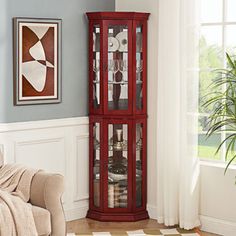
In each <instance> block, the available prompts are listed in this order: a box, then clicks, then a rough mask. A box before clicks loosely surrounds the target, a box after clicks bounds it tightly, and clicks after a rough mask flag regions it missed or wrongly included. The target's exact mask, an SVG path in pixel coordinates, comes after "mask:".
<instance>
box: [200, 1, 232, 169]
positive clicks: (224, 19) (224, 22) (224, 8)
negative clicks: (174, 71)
mask: <svg viewBox="0 0 236 236" xmlns="http://www.w3.org/2000/svg"><path fill="white" fill-rule="evenodd" d="M206 1H207V0H206ZM222 11H223V12H222V21H221V22H209V23H207V22H204V23H201V24H200V29H201V28H202V27H205V26H221V27H222V35H221V36H222V55H221V56H222V58H223V59H222V60H223V67H224V68H226V65H227V62H226V57H225V53H226V27H227V26H229V25H235V26H236V21H231V22H230V21H227V0H222ZM211 70H212V69H210V68H203V69H200V68H199V73H200V72H202V71H209V72H210V71H211ZM225 86H226V85H224V86H223V87H222V89H223V90H225ZM208 115H209V114H206V113H199V114H198V116H199V117H200V116H201V117H205V116H208ZM201 133H207V132H206V131H201ZM225 138H226V133H221V141H223V140H224V139H225ZM225 152H226V144H224V145H223V146H222V147H221V150H220V152H219V153H220V159H219V160H215V159H211V158H207V157H205V158H204V157H200V159H201V160H202V161H207V162H215V163H226V162H227V160H226V159H225ZM232 165H235V164H233V163H232Z"/></svg>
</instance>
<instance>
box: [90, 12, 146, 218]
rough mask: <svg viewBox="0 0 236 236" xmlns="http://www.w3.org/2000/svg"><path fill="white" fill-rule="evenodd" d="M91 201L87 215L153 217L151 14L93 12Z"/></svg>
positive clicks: (91, 42) (91, 37)
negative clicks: (148, 201) (150, 183)
mask: <svg viewBox="0 0 236 236" xmlns="http://www.w3.org/2000/svg"><path fill="white" fill-rule="evenodd" d="M87 17H88V19H89V119H90V124H89V126H90V128H89V129H90V130H89V132H90V144H89V145H90V147H89V149H90V162H89V163H90V164H89V168H90V176H89V178H90V181H89V183H90V187H89V191H90V200H89V210H88V214H87V217H89V218H92V219H96V220H100V221H136V220H141V219H146V218H148V213H147V211H146V198H147V197H146V195H147V183H146V181H147V173H146V168H147V160H146V159H147V156H146V152H147V20H148V17H149V13H137V12H89V13H87Z"/></svg>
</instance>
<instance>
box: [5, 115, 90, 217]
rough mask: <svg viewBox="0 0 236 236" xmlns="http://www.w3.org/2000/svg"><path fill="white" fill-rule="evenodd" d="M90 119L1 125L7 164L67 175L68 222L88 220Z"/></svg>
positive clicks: (65, 195) (65, 198) (78, 118)
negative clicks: (18, 164) (85, 218)
mask: <svg viewBox="0 0 236 236" xmlns="http://www.w3.org/2000/svg"><path fill="white" fill-rule="evenodd" d="M88 145H89V128H88V117H77V118H68V119H56V120H45V121H31V122H19V123H8V124H0V147H1V151H2V152H3V154H4V159H5V162H6V163H20V164H23V165H26V166H29V167H33V168H38V169H43V170H46V171H48V172H53V173H60V174H62V175H64V176H65V181H66V190H65V194H64V196H63V204H64V209H65V214H66V219H67V220H74V219H79V218H83V217H85V215H86V213H87V209H88V198H89V187H88V186H89V180H88V176H89V166H88V164H89V154H88Z"/></svg>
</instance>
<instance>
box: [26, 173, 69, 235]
mask: <svg viewBox="0 0 236 236" xmlns="http://www.w3.org/2000/svg"><path fill="white" fill-rule="evenodd" d="M63 191H64V178H63V176H61V175H59V174H49V173H46V172H43V171H41V172H38V173H37V174H36V175H35V176H34V178H33V180H32V184H31V190H30V203H31V204H32V205H33V207H32V211H33V216H34V220H35V225H36V229H37V232H38V234H39V235H40V236H48V235H51V236H65V235H66V225H65V217H64V212H63V208H62V203H61V196H62V193H63Z"/></svg>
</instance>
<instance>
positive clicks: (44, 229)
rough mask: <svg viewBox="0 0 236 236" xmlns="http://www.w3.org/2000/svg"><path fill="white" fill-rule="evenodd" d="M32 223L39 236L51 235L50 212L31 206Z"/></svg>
mask: <svg viewBox="0 0 236 236" xmlns="http://www.w3.org/2000/svg"><path fill="white" fill-rule="evenodd" d="M32 212H33V216H34V222H35V226H36V229H37V232H38V234H39V235H49V234H50V233H51V218H50V212H49V211H48V210H46V209H44V208H41V207H36V206H32Z"/></svg>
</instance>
